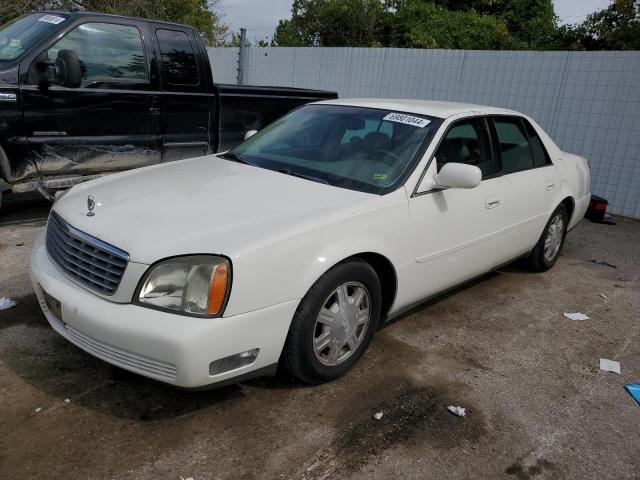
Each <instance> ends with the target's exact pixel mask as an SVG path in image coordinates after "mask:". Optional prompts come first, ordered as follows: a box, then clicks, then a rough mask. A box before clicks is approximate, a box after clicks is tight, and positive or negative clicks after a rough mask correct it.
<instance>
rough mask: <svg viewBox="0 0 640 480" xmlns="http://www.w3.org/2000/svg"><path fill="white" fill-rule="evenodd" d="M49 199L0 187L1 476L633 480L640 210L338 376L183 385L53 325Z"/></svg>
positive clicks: (447, 309)
mask: <svg viewBox="0 0 640 480" xmlns="http://www.w3.org/2000/svg"><path fill="white" fill-rule="evenodd" d="M48 208H49V205H48V204H47V203H46V202H43V201H41V200H38V199H37V197H32V196H20V197H19V196H13V197H12V196H8V197H7V198H6V199H5V203H4V205H3V213H2V216H0V265H2V269H1V270H0V297H5V296H9V297H11V298H13V299H15V300H16V301H17V303H18V305H17V306H16V307H14V308H12V309H10V310H5V311H2V312H0V405H1V407H0V477H1V478H7V479H13V478H16V479H17V478H29V479H76V478H78V479H108V478H118V479H175V480H178V479H179V478H180V477H181V476H182V477H184V478H188V477H192V478H193V479H194V480H201V479H227V478H228V479H242V478H247V479H253V478H258V479H272V478H295V479H305V478H308V479H325V478H331V479H341V478H354V479H365V478H366V479H387V478H392V477H397V478H402V479H413V478H415V479H418V478H419V479H424V478H437V479H441V478H515V479H530V478H562V479H564V478H575V479H585V478H594V479H608V478H611V479H621V478H636V479H637V478H639V477H638V475H639V472H640V406H638V405H636V404H635V403H634V401H633V400H632V399H631V397H630V396H629V395H628V394H627V393H626V392H625V390H624V385H625V384H626V383H630V382H640V347H639V341H640V335H639V333H640V313H639V312H640V223H639V222H637V221H632V220H629V219H625V218H621V217H617V218H616V219H615V220H616V221H617V225H615V226H607V225H597V224H593V223H589V222H582V223H581V224H580V225H579V226H578V227H577V228H576V229H575V230H574V231H573V232H571V233H570V234H569V237H568V240H567V244H566V246H565V250H564V255H563V257H562V258H561V259H560V260H559V262H558V264H557V265H556V267H555V268H554V269H552V270H551V271H550V272H547V273H545V274H532V273H529V272H527V271H525V270H522V269H520V268H519V267H518V266H517V265H514V266H510V267H507V268H505V269H502V270H500V271H499V272H495V273H492V274H489V275H486V276H484V277H483V278H481V279H479V280H477V281H475V282H473V283H471V284H469V285H466V286H465V287H462V288H460V289H458V290H456V291H454V292H451V293H449V294H447V295H445V296H443V297H441V298H439V299H437V300H435V301H432V302H429V303H427V304H425V305H424V306H422V307H420V308H418V309H416V310H414V311H412V312H410V313H409V314H407V315H405V316H404V317H402V318H400V319H398V320H396V321H394V322H392V323H391V324H389V325H386V326H385V327H383V328H382V329H381V330H380V331H379V332H378V334H377V336H376V337H375V338H374V341H373V343H372V345H371V347H370V349H369V351H368V352H367V353H366V354H365V356H364V357H363V358H362V360H361V361H360V362H359V363H358V365H357V366H356V368H354V370H353V371H352V372H350V373H349V374H348V375H346V376H345V377H343V378H342V379H340V380H338V381H336V382H333V383H330V384H326V385H322V386H318V387H308V386H304V385H300V384H297V383H295V382H293V381H292V380H291V379H289V378H286V377H284V376H279V377H276V378H267V379H260V380H255V381H250V382H247V383H243V384H240V385H234V386H230V387H226V388H222V389H218V390H211V391H205V392H185V391H182V390H176V389H173V388H170V387H168V386H164V385H162V384H158V383H155V382H152V381H149V380H146V379H144V378H142V377H138V376H136V375H133V374H130V373H127V372H124V371H122V370H119V369H116V368H113V367H110V366H109V365H107V364H105V363H103V362H101V361H99V360H97V359H94V358H93V357H91V356H90V355H88V354H86V353H84V352H82V351H81V350H79V349H77V348H76V347H74V346H72V345H71V344H69V343H68V342H66V341H65V340H64V339H62V338H61V337H59V336H58V335H57V334H55V333H54V332H53V330H52V329H51V328H50V327H49V325H48V324H47V322H46V320H45V318H44V316H43V315H42V314H41V313H40V311H39V307H38V304H37V301H36V299H35V296H34V295H33V293H32V291H31V287H30V285H29V281H28V275H27V262H28V256H29V252H30V250H31V246H32V244H33V241H34V239H35V237H36V235H37V233H38V232H39V231H40V230H41V229H42V228H43V226H44V223H45V221H46V215H47V211H48ZM591 260H595V261H596V262H606V263H608V264H609V265H612V266H609V265H605V264H598V263H593V262H592V261H591ZM614 266H615V268H614ZM600 294H603V295H605V296H606V298H602V297H601V296H600ZM563 312H583V313H586V314H587V315H589V316H590V317H591V320H588V321H584V322H574V321H571V320H568V319H566V318H564V317H563V315H562V314H563ZM601 357H603V358H609V359H613V360H617V361H619V362H620V363H621V366H622V374H621V375H616V374H613V373H606V372H602V371H600V370H599V369H598V364H599V359H600V358H601ZM447 405H461V406H463V407H465V408H466V409H467V416H466V417H465V418H460V417H456V416H454V415H452V414H451V413H449V412H448V411H447V410H446V406H447ZM376 412H383V416H382V418H381V419H380V420H375V419H373V418H372V416H373V414H374V413H376Z"/></svg>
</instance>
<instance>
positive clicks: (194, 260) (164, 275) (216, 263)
mask: <svg viewBox="0 0 640 480" xmlns="http://www.w3.org/2000/svg"><path fill="white" fill-rule="evenodd" d="M230 270H231V266H230V264H229V261H228V260H227V259H225V258H223V257H216V256H213V255H190V256H185V257H175V258H170V259H168V260H163V261H161V262H158V263H156V264H155V265H153V266H152V267H150V268H149V270H148V271H147V273H146V274H145V276H144V277H143V279H142V282H141V285H140V286H139V287H138V289H137V290H136V292H137V293H136V298H135V299H134V301H135V303H138V304H140V305H143V306H146V307H151V308H157V309H160V310H168V311H173V312H181V313H184V314H186V315H196V316H219V315H221V314H222V311H223V309H224V307H225V303H226V301H227V297H228V294H229V288H230V287H229V284H230V280H231V271H230Z"/></svg>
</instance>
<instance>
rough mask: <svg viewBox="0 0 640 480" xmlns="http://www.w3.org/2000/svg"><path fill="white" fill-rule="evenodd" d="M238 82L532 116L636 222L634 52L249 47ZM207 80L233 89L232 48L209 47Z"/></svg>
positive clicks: (639, 93)
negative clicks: (490, 107) (487, 107)
mask: <svg viewBox="0 0 640 480" xmlns="http://www.w3.org/2000/svg"><path fill="white" fill-rule="evenodd" d="M246 53H247V55H246V60H245V62H244V83H245V84H247V85H276V86H287V87H304V88H318V89H325V90H335V91H337V92H338V94H339V95H340V97H342V98H346V97H389V98H420V99H430V100H449V101H459V102H470V103H478V104H485V105H495V106H499V107H506V108H511V109H514V110H519V111H521V112H524V113H527V114H529V115H531V116H532V117H533V118H535V119H536V120H537V121H538V122H539V123H540V124H541V125H542V126H543V127H544V128H545V129H546V130H547V131H548V132H549V133H550V134H551V136H552V137H553V138H554V139H555V140H556V142H557V143H558V144H559V146H560V147H561V148H562V149H563V150H566V151H569V152H574V153H578V154H580V155H583V156H584V157H586V158H587V159H589V163H590V165H591V173H592V191H593V192H594V193H596V194H598V195H601V196H603V197H605V198H606V199H607V200H609V203H610V210H611V211H612V212H614V213H618V214H622V215H628V216H631V217H640V52H500V51H471V50H413V49H394V48H389V49H382V48H380V49H377V48H249V49H247V51H246ZM209 57H210V58H211V63H212V68H213V72H214V78H215V80H216V81H217V82H220V83H235V82H236V78H237V77H236V76H237V68H238V50H237V49H231V48H219V49H210V51H209Z"/></svg>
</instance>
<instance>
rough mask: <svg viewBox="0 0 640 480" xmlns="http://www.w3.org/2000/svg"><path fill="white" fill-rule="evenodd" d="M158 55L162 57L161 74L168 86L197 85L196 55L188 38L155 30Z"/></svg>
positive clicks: (174, 32) (171, 31) (172, 31)
mask: <svg viewBox="0 0 640 480" xmlns="http://www.w3.org/2000/svg"><path fill="white" fill-rule="evenodd" d="M156 36H157V37H158V43H159V44H160V53H161V55H162V73H163V78H164V80H165V82H166V83H168V84H170V85H198V84H199V83H200V79H199V78H198V66H197V64H196V55H195V53H194V51H193V46H192V45H191V41H190V40H189V36H188V35H187V34H186V33H184V32H179V31H177V30H163V29H158V30H156Z"/></svg>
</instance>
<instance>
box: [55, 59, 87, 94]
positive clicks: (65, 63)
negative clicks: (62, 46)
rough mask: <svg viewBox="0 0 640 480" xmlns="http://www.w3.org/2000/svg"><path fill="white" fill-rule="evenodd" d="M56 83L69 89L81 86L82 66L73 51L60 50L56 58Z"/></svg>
mask: <svg viewBox="0 0 640 480" xmlns="http://www.w3.org/2000/svg"><path fill="white" fill-rule="evenodd" d="M56 83H58V84H60V85H62V86H64V87H69V88H78V87H79V86H80V85H81V84H82V66H81V65H80V59H79V58H78V54H77V53H76V52H74V51H73V50H60V51H59V52H58V56H57V57H56Z"/></svg>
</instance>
